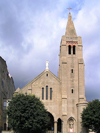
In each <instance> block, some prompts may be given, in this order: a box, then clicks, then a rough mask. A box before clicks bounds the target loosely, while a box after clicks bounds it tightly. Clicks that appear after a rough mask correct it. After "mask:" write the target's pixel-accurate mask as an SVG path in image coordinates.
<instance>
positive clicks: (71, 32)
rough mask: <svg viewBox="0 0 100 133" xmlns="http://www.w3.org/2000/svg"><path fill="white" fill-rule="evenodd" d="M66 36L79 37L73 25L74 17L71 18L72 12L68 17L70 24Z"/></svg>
mask: <svg viewBox="0 0 100 133" xmlns="http://www.w3.org/2000/svg"><path fill="white" fill-rule="evenodd" d="M65 35H66V36H67V37H77V34H76V30H75V27H74V23H73V20H72V16H71V13H70V12H69V16H68V22H67V27H66V33H65Z"/></svg>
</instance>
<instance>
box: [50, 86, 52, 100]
mask: <svg viewBox="0 0 100 133" xmlns="http://www.w3.org/2000/svg"><path fill="white" fill-rule="evenodd" d="M50 100H52V88H50Z"/></svg>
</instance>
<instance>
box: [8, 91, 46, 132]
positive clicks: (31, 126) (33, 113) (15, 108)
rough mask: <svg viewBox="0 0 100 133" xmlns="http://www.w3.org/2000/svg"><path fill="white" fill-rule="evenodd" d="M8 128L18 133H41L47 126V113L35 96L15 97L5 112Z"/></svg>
mask: <svg viewBox="0 0 100 133" xmlns="http://www.w3.org/2000/svg"><path fill="white" fill-rule="evenodd" d="M6 112H7V115H8V123H9V126H10V127H11V128H12V129H13V130H14V131H16V132H20V133H33V132H34V133H43V132H45V131H46V127H47V125H48V115H47V111H46V109H45V107H44V105H43V104H42V102H41V101H40V100H39V99H38V98H36V97H35V95H24V94H19V95H15V96H14V97H13V98H12V100H11V101H10V103H9V106H8V108H7V110H6Z"/></svg>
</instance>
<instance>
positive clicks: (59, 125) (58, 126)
mask: <svg viewBox="0 0 100 133" xmlns="http://www.w3.org/2000/svg"><path fill="white" fill-rule="evenodd" d="M61 126H62V121H61V119H60V118H59V119H58V123H57V133H61V130H62V129H61Z"/></svg>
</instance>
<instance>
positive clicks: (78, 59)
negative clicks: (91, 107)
mask: <svg viewBox="0 0 100 133" xmlns="http://www.w3.org/2000/svg"><path fill="white" fill-rule="evenodd" d="M16 93H24V94H25V93H27V94H35V95H36V96H37V97H39V98H40V100H41V101H42V102H43V103H44V105H45V108H46V109H47V111H48V112H49V113H50V115H51V116H52V119H53V123H52V124H51V129H50V130H53V131H54V133H57V132H62V133H70V132H73V133H85V132H86V131H85V129H84V128H82V125H81V113H82V111H83V108H85V107H86V105H87V102H86V98H85V78H84V60H83V45H82V38H81V37H80V36H79V37H78V36H77V34H76V30H75V27H74V24H73V20H72V17H71V13H69V16H68V22H67V27H66V32H65V35H64V36H62V39H61V44H60V53H59V69H58V77H57V76H55V75H54V74H53V73H52V72H51V71H50V70H49V68H48V62H47V63H46V70H44V71H43V72H42V73H41V74H40V75H38V76H37V77H36V78H35V79H33V80H32V81H31V82H30V83H28V84H27V85H26V86H25V87H23V88H22V89H19V88H18V89H17V90H16Z"/></svg>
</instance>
